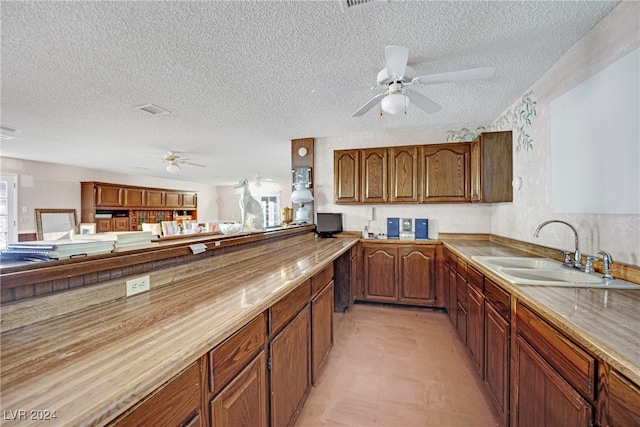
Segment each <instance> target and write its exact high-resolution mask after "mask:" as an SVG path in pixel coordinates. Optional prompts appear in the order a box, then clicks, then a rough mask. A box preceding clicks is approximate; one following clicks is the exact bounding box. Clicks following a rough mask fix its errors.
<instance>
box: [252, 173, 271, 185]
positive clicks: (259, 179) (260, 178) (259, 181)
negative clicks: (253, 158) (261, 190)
mask: <svg viewBox="0 0 640 427" xmlns="http://www.w3.org/2000/svg"><path fill="white" fill-rule="evenodd" d="M253 179H254V180H255V182H256V187H260V186H261V185H262V182H263V181H264V182H273V179H271V178H265V177H264V176H262V175H260V173H257V174H256V176H255V177H253Z"/></svg>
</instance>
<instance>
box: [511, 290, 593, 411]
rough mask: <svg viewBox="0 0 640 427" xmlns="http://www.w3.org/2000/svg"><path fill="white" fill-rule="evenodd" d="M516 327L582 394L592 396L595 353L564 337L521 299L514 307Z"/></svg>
mask: <svg viewBox="0 0 640 427" xmlns="http://www.w3.org/2000/svg"><path fill="white" fill-rule="evenodd" d="M516 330H517V333H518V334H519V335H521V336H522V337H524V338H525V339H526V340H527V342H528V343H529V344H530V345H531V346H532V347H533V348H535V349H536V350H537V351H538V352H539V353H540V355H542V357H544V359H545V360H546V361H547V362H548V363H549V364H550V365H551V366H553V368H554V369H556V370H557V371H558V372H559V373H560V374H561V375H562V376H563V377H564V378H565V380H566V381H568V382H569V383H570V384H571V385H572V386H573V387H575V389H576V390H577V391H578V392H579V393H580V394H582V395H583V397H585V398H587V399H589V400H592V401H593V400H594V398H595V386H596V359H595V357H593V356H591V355H590V354H589V353H587V352H586V351H584V350H583V349H582V348H580V347H578V346H577V345H576V344H574V343H573V342H572V341H570V340H569V339H568V338H565V337H564V336H563V335H561V334H560V332H559V331H557V330H556V329H555V328H554V327H552V326H551V325H549V324H548V323H547V322H545V321H544V320H542V319H541V318H540V317H538V315H536V314H535V313H534V312H533V311H531V310H530V309H529V308H528V307H526V306H524V305H523V304H521V303H518V305H517V307H516Z"/></svg>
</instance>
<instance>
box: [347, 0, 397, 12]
mask: <svg viewBox="0 0 640 427" xmlns="http://www.w3.org/2000/svg"><path fill="white" fill-rule="evenodd" d="M387 3H389V0H340V6H342V11H343V12H345V13H347V12H350V11H353V10H359V9H365V8H367V7H371V6H382V5H384V4H387Z"/></svg>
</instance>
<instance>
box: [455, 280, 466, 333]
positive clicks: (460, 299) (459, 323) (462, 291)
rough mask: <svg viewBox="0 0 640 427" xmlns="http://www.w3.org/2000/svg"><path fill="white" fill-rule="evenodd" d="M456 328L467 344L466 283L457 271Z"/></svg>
mask: <svg viewBox="0 0 640 427" xmlns="http://www.w3.org/2000/svg"><path fill="white" fill-rule="evenodd" d="M456 304H457V307H456V327H457V328H458V334H459V335H460V338H462V341H463V342H464V343H465V344H466V343H467V310H468V308H469V291H468V290H467V281H466V279H465V278H464V277H463V276H462V274H461V273H460V271H459V270H457V271H456Z"/></svg>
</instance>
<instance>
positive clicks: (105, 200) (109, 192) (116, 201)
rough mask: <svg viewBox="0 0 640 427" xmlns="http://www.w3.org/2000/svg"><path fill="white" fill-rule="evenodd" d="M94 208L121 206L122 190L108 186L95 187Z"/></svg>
mask: <svg viewBox="0 0 640 427" xmlns="http://www.w3.org/2000/svg"><path fill="white" fill-rule="evenodd" d="M96 206H100V207H114V206H116V207H117V206H122V188H120V187H112V186H109V185H96Z"/></svg>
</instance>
